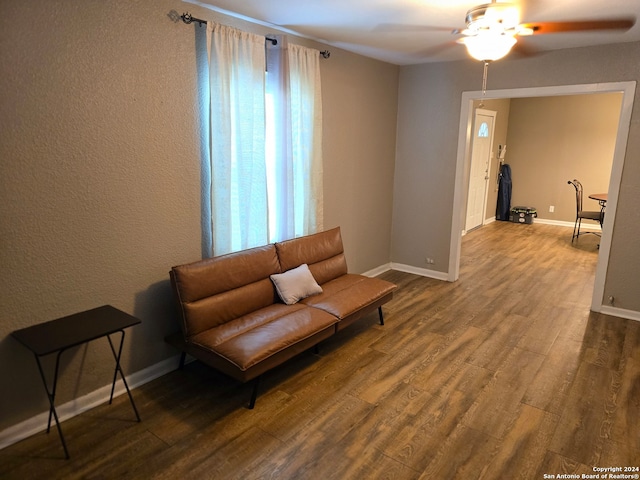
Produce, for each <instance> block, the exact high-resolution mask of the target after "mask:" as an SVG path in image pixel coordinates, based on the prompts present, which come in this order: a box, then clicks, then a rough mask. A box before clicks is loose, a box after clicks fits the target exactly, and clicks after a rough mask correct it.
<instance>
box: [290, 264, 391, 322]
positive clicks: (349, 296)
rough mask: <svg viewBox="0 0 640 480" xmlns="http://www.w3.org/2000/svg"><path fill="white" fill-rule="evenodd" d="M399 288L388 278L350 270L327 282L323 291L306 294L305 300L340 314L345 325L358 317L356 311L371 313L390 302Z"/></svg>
mask: <svg viewBox="0 0 640 480" xmlns="http://www.w3.org/2000/svg"><path fill="white" fill-rule="evenodd" d="M396 288H397V286H396V285H394V284H393V283H390V282H387V281H386V280H381V279H379V278H371V277H365V276H364V275H357V274H352V273H349V274H346V275H343V276H341V277H339V278H336V279H335V280H332V281H330V282H327V283H325V284H324V285H323V286H322V290H323V292H322V293H321V294H320V295H316V296H314V297H309V298H306V299H304V300H302V302H301V303H304V304H305V305H309V306H311V307H314V308H318V309H320V310H324V311H325V312H327V313H330V314H331V315H333V316H335V317H337V318H338V319H339V320H340V321H341V322H340V324H339V328H341V327H342V326H344V325H346V324H348V323H350V322H351V321H352V320H355V318H352V317H353V316H354V314H356V313H359V312H362V313H369V312H370V311H371V309H373V308H377V307H378V306H380V305H381V304H383V303H385V302H387V301H388V300H389V299H390V298H391V296H392V295H393V292H394V290H395V289H396ZM345 320H346V322H345V323H344V325H343V321H345Z"/></svg>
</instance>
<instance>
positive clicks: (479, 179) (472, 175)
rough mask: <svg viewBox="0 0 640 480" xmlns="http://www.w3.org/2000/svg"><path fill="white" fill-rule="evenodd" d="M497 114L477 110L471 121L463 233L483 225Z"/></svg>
mask: <svg viewBox="0 0 640 480" xmlns="http://www.w3.org/2000/svg"><path fill="white" fill-rule="evenodd" d="M496 115H497V112H494V111H491V110H485V109H481V108H477V109H476V111H475V116H474V121H473V139H472V145H471V166H470V172H469V189H468V192H469V194H468V197H467V210H466V211H467V214H466V221H465V227H464V230H465V232H469V231H471V230H473V229H474V228H478V227H480V226H482V225H484V219H485V216H486V213H487V190H488V185H489V171H490V170H491V158H492V157H493V152H492V151H491V149H492V146H493V135H494V132H495V123H496Z"/></svg>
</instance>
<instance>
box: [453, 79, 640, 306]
mask: <svg viewBox="0 0 640 480" xmlns="http://www.w3.org/2000/svg"><path fill="white" fill-rule="evenodd" d="M613 92H618V93H622V94H623V100H622V109H621V112H620V123H619V126H618V132H617V135H616V146H615V151H614V155H613V164H612V170H611V178H610V181H609V198H610V199H611V202H610V206H611V207H612V208H610V209H608V211H607V218H608V221H607V222H605V224H604V226H603V231H602V239H601V243H600V254H599V255H598V265H597V267H596V279H595V285H594V290H593V296H592V302H591V310H593V311H596V312H599V311H601V309H602V307H603V294H604V282H605V278H606V274H607V268H608V259H609V254H610V250H611V234H612V232H613V229H614V225H615V213H616V212H615V209H616V205H617V199H618V193H619V190H620V180H621V178H622V170H623V167H624V156H625V148H626V144H627V138H628V135H629V125H630V122H631V110H632V105H633V99H634V95H635V82H615V83H599V84H591V85H565V86H555V87H537V88H519V89H507V90H494V91H487V92H485V93H484V96H483V92H464V93H463V94H462V104H461V112H460V127H459V134H458V155H457V161H456V181H455V189H454V204H453V218H452V222H451V238H450V251H449V252H450V253H449V272H448V277H447V279H448V280H449V281H455V280H457V279H458V276H459V272H460V250H461V243H462V242H461V240H462V230H463V225H464V224H465V220H466V218H465V215H464V213H463V212H464V209H463V199H464V198H465V196H466V191H465V183H466V182H465V178H464V172H465V171H469V170H468V168H469V164H470V161H471V151H470V150H471V148H470V140H471V138H470V135H471V129H470V128H469V126H470V125H471V122H472V120H473V101H474V100H480V99H483V98H484V99H500V98H524V97H548V96H555V95H584V94H593V93H613Z"/></svg>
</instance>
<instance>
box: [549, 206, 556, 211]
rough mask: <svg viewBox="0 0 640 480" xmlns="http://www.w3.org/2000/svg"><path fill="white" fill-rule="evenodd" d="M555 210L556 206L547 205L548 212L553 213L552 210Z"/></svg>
mask: <svg viewBox="0 0 640 480" xmlns="http://www.w3.org/2000/svg"><path fill="white" fill-rule="evenodd" d="M555 211H556V207H555V206H553V205H550V206H549V213H553V212H555Z"/></svg>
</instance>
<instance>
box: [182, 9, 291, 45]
mask: <svg viewBox="0 0 640 480" xmlns="http://www.w3.org/2000/svg"><path fill="white" fill-rule="evenodd" d="M180 18H181V19H182V21H183V22H184V23H186V24H187V25H188V24H190V23H193V22H198V24H199V25H200V26H202V24H203V23H204V24H206V23H207V21H206V20H202V19H201V18H195V17H193V16H192V15H191V14H190V13H183V14H182V15H180ZM265 40H267V41H269V42H271V43H272V44H273V45H277V44H278V40H276V39H275V38H269V37H265Z"/></svg>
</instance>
